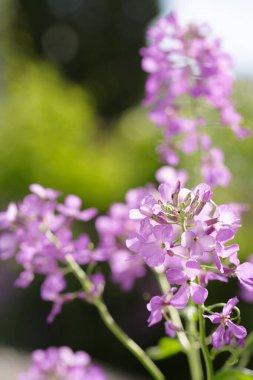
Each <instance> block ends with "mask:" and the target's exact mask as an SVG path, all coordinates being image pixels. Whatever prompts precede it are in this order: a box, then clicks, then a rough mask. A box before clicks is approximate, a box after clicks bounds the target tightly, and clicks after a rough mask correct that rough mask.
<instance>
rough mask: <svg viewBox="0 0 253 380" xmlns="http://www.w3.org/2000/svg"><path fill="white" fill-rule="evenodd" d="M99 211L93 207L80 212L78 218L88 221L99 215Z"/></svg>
mask: <svg viewBox="0 0 253 380" xmlns="http://www.w3.org/2000/svg"><path fill="white" fill-rule="evenodd" d="M97 213H98V211H97V209H96V208H94V207H91V208H87V209H86V210H84V211H81V212H79V213H78V216H77V218H78V220H82V221H83V222H88V221H89V220H91V219H93V218H94V217H95V216H96V215H97Z"/></svg>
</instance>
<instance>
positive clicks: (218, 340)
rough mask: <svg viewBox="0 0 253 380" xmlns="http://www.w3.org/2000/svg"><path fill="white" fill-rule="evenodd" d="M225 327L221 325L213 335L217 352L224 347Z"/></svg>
mask: <svg viewBox="0 0 253 380" xmlns="http://www.w3.org/2000/svg"><path fill="white" fill-rule="evenodd" d="M224 335H225V327H224V325H223V324H221V325H220V326H219V327H218V328H217V329H216V330H215V331H214V333H213V334H212V343H213V347H214V348H215V349H216V350H220V349H221V348H222V346H223V345H224Z"/></svg>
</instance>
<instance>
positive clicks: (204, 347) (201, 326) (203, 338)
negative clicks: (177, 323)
mask: <svg viewBox="0 0 253 380" xmlns="http://www.w3.org/2000/svg"><path fill="white" fill-rule="evenodd" d="M203 313H204V305H199V334H200V344H201V350H202V353H203V357H204V360H205V365H206V375H207V380H213V379H214V377H213V363H212V360H211V357H210V354H209V350H208V348H207V345H206V331H205V319H204V318H203Z"/></svg>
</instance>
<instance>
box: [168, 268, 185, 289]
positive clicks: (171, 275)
mask: <svg viewBox="0 0 253 380" xmlns="http://www.w3.org/2000/svg"><path fill="white" fill-rule="evenodd" d="M166 277H167V280H168V282H169V284H171V285H172V284H173V285H183V284H184V283H185V282H186V281H187V280H188V278H187V276H186V274H185V273H184V272H183V271H182V270H181V269H180V268H171V269H167V270H166Z"/></svg>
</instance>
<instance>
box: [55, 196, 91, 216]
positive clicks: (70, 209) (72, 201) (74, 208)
mask: <svg viewBox="0 0 253 380" xmlns="http://www.w3.org/2000/svg"><path fill="white" fill-rule="evenodd" d="M81 206H82V201H81V199H80V198H79V197H77V196H76V195H68V196H67V197H66V198H65V201H64V204H63V205H62V204H60V205H59V206H58V210H59V212H60V213H61V214H63V215H64V216H67V217H69V218H74V219H77V220H81V221H83V222H87V221H89V220H91V219H93V218H94V217H95V216H96V215H97V210H96V209H95V208H89V209H87V210H84V211H81Z"/></svg>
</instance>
